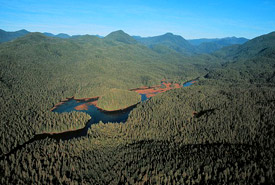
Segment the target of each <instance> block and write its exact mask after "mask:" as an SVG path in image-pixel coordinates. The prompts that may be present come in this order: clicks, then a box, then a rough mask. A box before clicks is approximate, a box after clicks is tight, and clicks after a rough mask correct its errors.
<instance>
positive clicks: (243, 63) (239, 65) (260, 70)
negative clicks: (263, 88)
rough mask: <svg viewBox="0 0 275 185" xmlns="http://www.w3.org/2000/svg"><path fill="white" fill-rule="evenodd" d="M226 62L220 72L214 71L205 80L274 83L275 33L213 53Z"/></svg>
mask: <svg viewBox="0 0 275 185" xmlns="http://www.w3.org/2000/svg"><path fill="white" fill-rule="evenodd" d="M215 55H216V56H217V57H219V58H221V59H223V60H226V61H228V62H227V63H226V64H224V66H223V67H222V68H221V69H220V70H214V71H213V72H212V73H209V74H208V75H207V78H214V79H225V80H227V81H232V82H238V81H239V82H241V83H243V82H249V83H271V84H274V82H275V65H274V63H275V33H274V32H272V33H269V34H266V35H263V36H259V37H257V38H255V39H252V40H250V41H248V42H246V43H245V44H243V45H240V46H234V47H228V48H224V49H222V50H220V51H218V52H216V53H215Z"/></svg>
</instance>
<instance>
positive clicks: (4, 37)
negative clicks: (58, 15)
mask: <svg viewBox="0 0 275 185" xmlns="http://www.w3.org/2000/svg"><path fill="white" fill-rule="evenodd" d="M29 33H31V32H29V31H27V30H24V29H23V30H19V31H14V32H9V31H4V30H2V29H0V43H2V42H8V41H12V40H14V39H16V38H18V37H22V36H24V35H27V34H29ZM43 34H44V35H45V36H48V37H57V38H61V39H68V38H72V37H79V36H82V35H73V36H70V35H68V34H66V33H59V34H56V35H55V34H52V33H48V32H44V33H43ZM94 36H97V37H99V38H103V36H100V35H94Z"/></svg>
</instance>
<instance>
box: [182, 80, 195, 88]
mask: <svg viewBox="0 0 275 185" xmlns="http://www.w3.org/2000/svg"><path fill="white" fill-rule="evenodd" d="M192 82H193V81H190V82H186V83H185V84H183V87H188V86H190V85H193V84H194V82H193V83H192Z"/></svg>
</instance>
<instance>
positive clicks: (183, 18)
mask: <svg viewBox="0 0 275 185" xmlns="http://www.w3.org/2000/svg"><path fill="white" fill-rule="evenodd" d="M0 5H1V6H0V16H1V18H2V19H1V20H0V25H1V29H3V30H5V31H17V30H21V29H26V30H28V31H31V32H49V33H53V34H58V33H66V34H69V35H83V34H90V35H102V36H106V35H107V34H109V33H111V32H113V31H116V30H123V31H124V32H126V33H128V34H129V35H137V36H142V37H149V36H156V35H163V34H165V33H167V32H171V33H173V34H175V35H180V36H182V37H183V38H185V39H199V38H224V37H232V36H235V37H245V38H248V39H251V38H254V37H257V36H259V35H263V34H267V33H270V32H272V31H274V30H275V13H274V12H275V11H274V10H275V2H274V1H271V0H264V1H260V0H252V1H249V3H248V2H240V1H234V0H233V1H228V0H224V1H219V2H216V1H213V0H206V1H194V2H188V1H176V0H172V1H143V0H139V1H138V0H133V1H130V2H129V1H116V2H113V1H109V0H107V1H93V2H90V1H86V0H81V1H78V2H73V1H64V0H61V1H58V2H56V1H52V0H50V1H33V0H23V1H18V0H15V1H3V0H0Z"/></svg>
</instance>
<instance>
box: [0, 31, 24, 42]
mask: <svg viewBox="0 0 275 185" xmlns="http://www.w3.org/2000/svg"><path fill="white" fill-rule="evenodd" d="M28 33H29V32H28V31H27V30H24V29H23V30H19V31H15V32H6V31H4V30H1V29H0V43H2V42H8V41H11V40H14V39H16V38H18V37H22V36H24V35H26V34H28Z"/></svg>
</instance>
